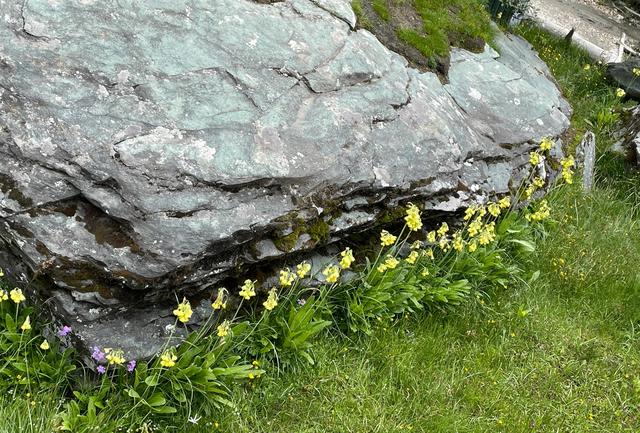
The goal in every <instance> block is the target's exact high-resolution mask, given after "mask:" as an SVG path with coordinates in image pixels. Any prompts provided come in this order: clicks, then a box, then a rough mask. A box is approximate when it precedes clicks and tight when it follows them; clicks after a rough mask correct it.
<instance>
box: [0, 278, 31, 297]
mask: <svg viewBox="0 0 640 433" xmlns="http://www.w3.org/2000/svg"><path fill="white" fill-rule="evenodd" d="M3 275H4V274H3ZM9 298H11V300H12V301H13V302H14V303H15V304H19V303H21V302H24V301H25V300H26V299H27V298H26V297H25V296H24V294H23V293H22V290H20V289H18V288H17V287H16V288H15V289H13V290H11V291H10V292H9V293H7V292H6V291H5V290H0V301H7V300H9Z"/></svg>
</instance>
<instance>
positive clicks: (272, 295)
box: [262, 289, 278, 311]
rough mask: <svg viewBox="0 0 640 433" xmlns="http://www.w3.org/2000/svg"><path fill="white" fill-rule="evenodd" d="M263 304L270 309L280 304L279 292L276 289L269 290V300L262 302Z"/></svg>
mask: <svg viewBox="0 0 640 433" xmlns="http://www.w3.org/2000/svg"><path fill="white" fill-rule="evenodd" d="M262 305H263V306H264V308H265V309H266V310H268V311H271V310H273V309H274V308H276V306H277V305H278V293H277V292H276V289H271V290H269V296H268V297H267V300H266V301H264V302H263V303H262Z"/></svg>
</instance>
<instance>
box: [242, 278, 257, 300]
mask: <svg viewBox="0 0 640 433" xmlns="http://www.w3.org/2000/svg"><path fill="white" fill-rule="evenodd" d="M255 288H256V286H255V281H251V280H244V284H243V285H242V287H241V288H240V289H241V290H240V293H239V294H240V296H241V297H242V298H244V299H245V300H247V301H248V300H249V299H251V298H252V297H254V296H256V290H255Z"/></svg>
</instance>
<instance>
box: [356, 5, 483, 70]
mask: <svg viewBox="0 0 640 433" xmlns="http://www.w3.org/2000/svg"><path fill="white" fill-rule="evenodd" d="M352 7H353V11H354V13H355V15H356V18H357V20H358V26H359V27H360V28H366V29H367V30H369V31H371V32H372V33H373V34H375V35H376V36H377V37H378V39H379V40H380V41H381V42H382V43H383V44H384V45H385V46H387V47H388V48H389V49H391V50H393V51H395V52H397V53H399V54H401V55H403V56H404V57H405V58H406V59H407V60H408V61H409V63H410V64H411V65H412V66H413V67H417V68H418V69H421V70H432V71H433V70H437V71H438V72H440V73H441V74H443V75H446V74H447V72H448V67H449V52H450V49H451V47H452V46H453V47H461V48H465V49H468V50H470V51H475V52H477V51H481V50H482V49H483V48H484V45H485V42H487V43H489V42H491V41H492V39H493V36H494V33H495V30H494V29H493V27H492V26H491V20H490V17H489V13H488V12H487V10H486V8H485V5H484V2H481V1H479V0H451V1H447V2H445V1H442V0H355V1H354V2H353V3H352Z"/></svg>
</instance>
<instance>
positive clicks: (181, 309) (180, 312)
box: [173, 298, 193, 323]
mask: <svg viewBox="0 0 640 433" xmlns="http://www.w3.org/2000/svg"><path fill="white" fill-rule="evenodd" d="M192 314H193V310H192V309H191V304H190V303H189V301H187V298H184V299H183V300H182V302H181V303H179V304H178V307H177V308H176V309H175V310H173V315H174V316H176V317H177V318H178V320H179V321H181V322H182V323H187V322H188V321H189V319H190V318H191V315H192Z"/></svg>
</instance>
